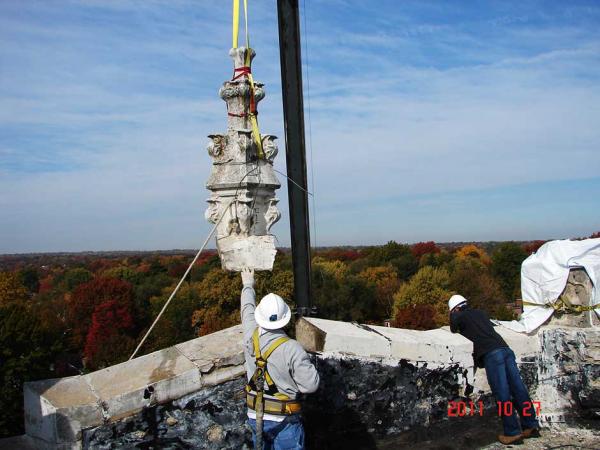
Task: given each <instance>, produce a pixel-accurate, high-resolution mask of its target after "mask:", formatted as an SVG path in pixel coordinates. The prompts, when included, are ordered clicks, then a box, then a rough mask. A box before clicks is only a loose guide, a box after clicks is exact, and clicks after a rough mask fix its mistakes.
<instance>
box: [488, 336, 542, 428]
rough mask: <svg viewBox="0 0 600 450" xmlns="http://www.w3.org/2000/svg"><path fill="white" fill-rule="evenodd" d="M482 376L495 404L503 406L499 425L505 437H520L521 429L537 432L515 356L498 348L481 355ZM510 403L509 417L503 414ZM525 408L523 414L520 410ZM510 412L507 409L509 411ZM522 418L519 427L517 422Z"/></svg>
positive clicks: (531, 407) (531, 406)
mask: <svg viewBox="0 0 600 450" xmlns="http://www.w3.org/2000/svg"><path fill="white" fill-rule="evenodd" d="M483 361H484V363H485V372H486V375H487V379H488V383H489V384H490V387H491V388H492V393H493V394H494V396H495V397H496V401H498V402H501V405H502V408H501V410H502V425H503V426H504V434H505V435H506V436H516V435H517V434H520V433H521V427H522V428H523V429H525V428H539V424H538V421H537V419H536V418H535V408H534V407H533V405H532V404H531V398H529V392H527V387H525V384H523V380H522V379H521V374H520V373H519V368H518V367H517V363H516V361H515V354H514V353H513V351H512V350H511V349H510V348H508V347H502V348H497V349H496V350H492V351H491V352H488V353H486V354H485V355H484V357H483ZM508 402H511V404H512V406H513V408H512V414H511V415H506V414H504V411H505V408H504V405H505V404H506V403H508ZM524 408H525V414H523V409H524ZM508 410H509V411H510V408H508ZM517 412H519V416H520V418H521V421H520V422H521V423H520V426H519V418H518V417H517Z"/></svg>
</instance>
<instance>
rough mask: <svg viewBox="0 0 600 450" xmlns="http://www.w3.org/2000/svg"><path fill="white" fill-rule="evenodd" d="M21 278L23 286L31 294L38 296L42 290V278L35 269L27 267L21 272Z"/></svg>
mask: <svg viewBox="0 0 600 450" xmlns="http://www.w3.org/2000/svg"><path fill="white" fill-rule="evenodd" d="M19 277H20V279H21V283H22V284H23V286H25V287H26V288H27V290H28V291H29V293H30V294H37V292H38V291H39V290H40V276H39V274H38V271H37V269H35V268H34V267H26V268H24V269H22V270H20V271H19Z"/></svg>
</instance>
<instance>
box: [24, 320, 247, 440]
mask: <svg viewBox="0 0 600 450" xmlns="http://www.w3.org/2000/svg"><path fill="white" fill-rule="evenodd" d="M242 335H243V331H242V327H241V325H238V326H235V327H231V328H228V329H226V330H222V331H219V332H217V333H213V334H210V335H207V336H203V337H200V338H196V339H193V340H191V341H188V342H184V343H182V344H179V345H176V346H174V347H169V348H166V349H164V350H159V351H157V352H153V353H150V354H148V355H144V356H141V357H138V358H135V359H133V360H131V361H126V362H123V363H121V364H117V365H114V366H111V367H107V368H106V369H102V370H98V371H96V372H92V373H89V374H87V375H80V376H75V377H66V378H57V379H52V380H43V381H35V382H29V383H26V384H25V387H24V398H25V430H26V433H27V436H28V437H30V438H34V439H35V440H36V443H37V444H36V445H38V447H40V446H41V447H44V446H46V444H47V446H48V448H69V449H72V448H80V445H81V431H82V429H85V428H89V427H93V426H98V425H101V424H102V423H105V422H108V421H113V420H119V419H121V418H124V417H128V416H130V415H132V414H135V413H136V412H138V411H140V410H142V409H143V408H144V407H147V406H150V405H152V404H156V403H163V402H167V401H171V400H176V399H178V398H181V397H184V396H186V395H188V394H191V393H194V392H197V391H199V390H201V389H202V388H203V387H204V386H212V385H215V384H220V383H223V382H225V381H228V380H231V379H234V378H237V377H240V376H242V375H243V374H244V372H245V370H244V365H243V363H244V356H243V352H242V346H241V340H242ZM42 443H43V445H42ZM41 447H40V448H41Z"/></svg>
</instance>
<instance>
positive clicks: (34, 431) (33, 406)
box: [23, 376, 103, 443]
mask: <svg viewBox="0 0 600 450" xmlns="http://www.w3.org/2000/svg"><path fill="white" fill-rule="evenodd" d="M23 394H24V402H25V431H26V433H27V435H28V436H30V437H34V438H38V439H41V440H43V441H46V442H49V443H68V442H73V441H77V440H79V439H81V429H82V428H85V427H88V426H93V425H97V424H100V423H102V420H103V415H102V411H101V408H100V406H99V405H98V398H97V396H96V395H95V394H94V392H93V391H92V389H91V387H90V386H89V385H88V384H87V383H86V382H85V380H83V379H82V377H79V376H77V377H68V378H55V379H51V380H43V381H37V382H29V383H25V386H24V389H23Z"/></svg>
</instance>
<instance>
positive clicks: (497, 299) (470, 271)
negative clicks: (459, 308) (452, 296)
mask: <svg viewBox="0 0 600 450" xmlns="http://www.w3.org/2000/svg"><path fill="white" fill-rule="evenodd" d="M448 267H449V269H450V288H451V289H452V290H453V291H455V292H458V293H459V294H461V295H462V296H463V297H465V298H466V299H467V300H468V302H469V305H470V306H471V307H472V308H477V309H482V310H484V311H486V312H487V313H488V314H489V316H490V317H493V318H495V319H500V320H511V319H513V315H512V313H511V311H510V310H509V309H508V308H507V307H506V298H505V295H504V292H503V291H502V288H501V287H500V285H499V283H498V281H497V280H496V279H495V278H494V277H493V276H492V275H491V274H490V273H489V270H488V268H487V266H486V265H485V264H483V263H482V262H481V261H480V260H478V259H475V258H465V259H456V260H454V261H453V262H452V263H451V264H450V265H449V266H448Z"/></svg>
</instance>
